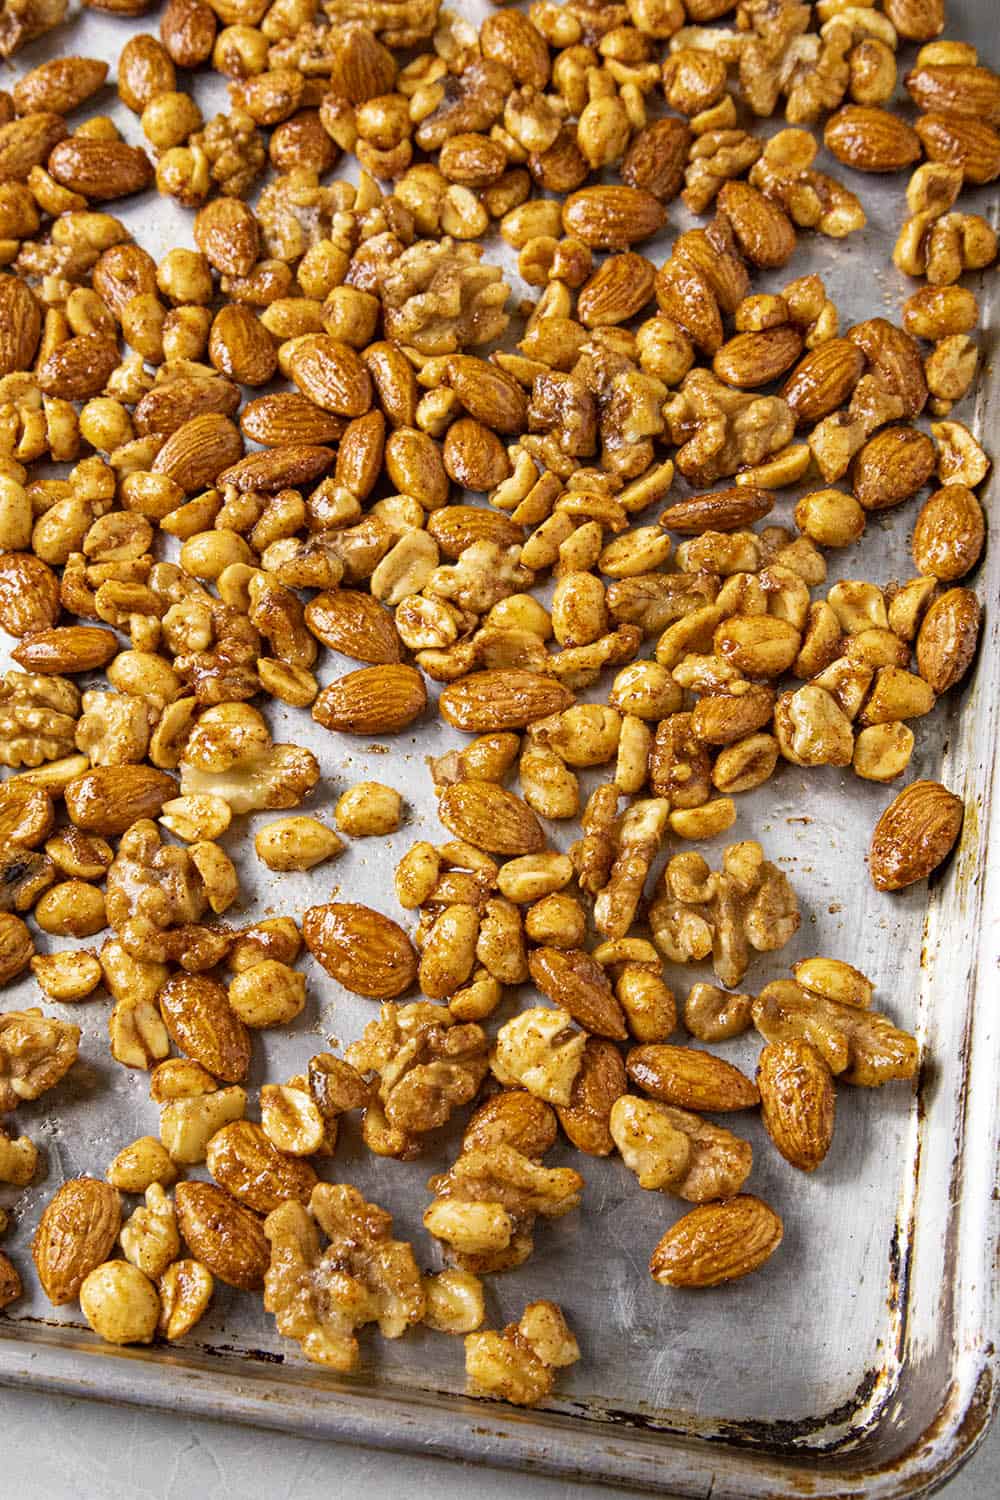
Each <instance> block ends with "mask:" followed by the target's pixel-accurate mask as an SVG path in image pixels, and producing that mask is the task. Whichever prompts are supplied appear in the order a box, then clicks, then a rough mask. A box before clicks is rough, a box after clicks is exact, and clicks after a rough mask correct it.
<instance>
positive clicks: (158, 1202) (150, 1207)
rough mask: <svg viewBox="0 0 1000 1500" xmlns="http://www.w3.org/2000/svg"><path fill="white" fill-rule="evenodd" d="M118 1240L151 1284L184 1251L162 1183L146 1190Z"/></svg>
mask: <svg viewBox="0 0 1000 1500" xmlns="http://www.w3.org/2000/svg"><path fill="white" fill-rule="evenodd" d="M118 1240H119V1244H120V1245H121V1247H122V1253H123V1255H124V1256H125V1259H126V1260H127V1261H129V1262H130V1263H131V1264H132V1265H133V1266H137V1267H138V1269H139V1270H140V1271H142V1272H143V1273H144V1274H145V1275H146V1276H148V1277H149V1279H150V1280H151V1281H156V1280H158V1278H159V1277H160V1276H162V1275H163V1273H164V1271H165V1270H166V1269H167V1267H168V1266H169V1264H170V1262H171V1261H172V1260H175V1259H176V1258H177V1256H178V1254H179V1253H180V1248H181V1242H180V1236H179V1234H178V1233H177V1219H176V1216H175V1214H174V1206H173V1204H172V1203H171V1201H170V1199H169V1198H168V1197H167V1195H166V1193H165V1192H164V1190H163V1187H162V1186H161V1184H160V1183H158V1182H154V1183H151V1184H150V1186H149V1187H148V1188H147V1189H146V1193H145V1203H144V1204H141V1205H140V1206H139V1207H138V1208H136V1209H135V1210H134V1211H133V1213H132V1215H131V1217H130V1218H129V1219H127V1220H126V1222H125V1223H124V1224H123V1225H122V1228H121V1233H120V1234H119V1236H118ZM81 1295H82V1294H81Z"/></svg>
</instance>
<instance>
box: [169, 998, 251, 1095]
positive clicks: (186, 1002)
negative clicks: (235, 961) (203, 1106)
mask: <svg viewBox="0 0 1000 1500" xmlns="http://www.w3.org/2000/svg"><path fill="white" fill-rule="evenodd" d="M157 1001H158V1003H159V1007H160V1013H161V1015H162V1016H163V1023H164V1025H165V1026H166V1028H167V1031H168V1032H169V1033H170V1039H171V1041H172V1042H173V1043H174V1045H175V1046H176V1047H178V1048H179V1049H180V1051H181V1052H183V1053H184V1055H185V1057H190V1058H191V1060H192V1061H193V1062H196V1063H200V1064H201V1066H202V1067H203V1068H205V1069H206V1070H207V1072H209V1073H211V1074H212V1076H213V1077H214V1078H221V1079H222V1080H223V1081H224V1082H225V1083H242V1081H243V1079H245V1078H246V1076H247V1070H248V1068H249V1066H250V1033H249V1032H248V1031H247V1028H246V1027H245V1026H244V1024H243V1022H242V1021H241V1020H240V1018H239V1016H238V1015H237V1014H236V1012H235V1011H234V1010H233V1008H232V1006H231V1005H230V1003H229V997H228V996H227V994H226V991H225V989H224V988H223V986H222V985H221V984H219V983H218V982H217V981H216V980H214V979H209V978H208V977H207V976H206V975H204V974H175V975H174V977H173V979H170V980H168V981H167V983H166V984H165V985H164V986H163V988H162V989H161V990H160V992H159V994H158V996H157Z"/></svg>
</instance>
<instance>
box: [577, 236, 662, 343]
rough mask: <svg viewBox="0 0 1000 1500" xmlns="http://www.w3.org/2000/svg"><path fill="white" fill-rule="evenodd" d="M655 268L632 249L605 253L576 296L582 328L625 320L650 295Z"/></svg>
mask: <svg viewBox="0 0 1000 1500" xmlns="http://www.w3.org/2000/svg"><path fill="white" fill-rule="evenodd" d="M655 280H656V270H655V268H654V266H653V264H652V262H651V261H648V260H647V259H646V257H645V256H644V255H637V254H636V253H635V251H634V250H628V251H625V252H624V253H623V254H621V255H609V256H608V258H607V260H606V261H605V262H604V264H603V265H601V266H599V267H598V268H597V270H596V271H595V272H594V274H593V275H592V276H591V277H590V278H589V279H588V280H587V281H585V282H584V284H583V286H582V287H581V288H580V291H579V294H578V296H577V300H576V315H577V317H578V318H579V320H580V322H581V323H582V324H583V325H584V327H585V328H608V327H611V326H613V325H614V324H616V323H627V322H628V320H629V318H634V317H635V316H636V314H637V313H639V312H641V311H642V309H643V308H644V307H645V306H646V303H647V302H648V301H649V299H650V298H651V297H652V295H653V284H654V282H655Z"/></svg>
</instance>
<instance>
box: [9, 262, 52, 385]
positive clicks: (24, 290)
mask: <svg viewBox="0 0 1000 1500" xmlns="http://www.w3.org/2000/svg"><path fill="white" fill-rule="evenodd" d="M41 333H42V310H41V308H40V307H39V305H38V302H37V300H36V298H35V294H34V292H32V290H31V288H30V287H29V286H28V285H27V283H26V282H24V281H22V280H21V278H20V276H0V378H2V377H3V376H4V375H11V374H13V373H14V372H15V371H16V370H28V369H30V368H31V361H32V360H33V359H34V357H35V350H36V349H37V348H38V340H39V339H40V337H41Z"/></svg>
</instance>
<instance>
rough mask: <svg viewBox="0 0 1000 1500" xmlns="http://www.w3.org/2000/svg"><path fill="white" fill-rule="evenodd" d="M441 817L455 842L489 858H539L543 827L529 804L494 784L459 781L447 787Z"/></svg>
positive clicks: (542, 846)
mask: <svg viewBox="0 0 1000 1500" xmlns="http://www.w3.org/2000/svg"><path fill="white" fill-rule="evenodd" d="M438 817H439V818H440V819H441V822H442V823H443V824H444V826H445V827H446V828H447V829H448V831H449V832H450V833H453V834H454V835H455V837H456V838H459V839H465V841H466V843H469V844H472V845H473V846H474V847H475V848H476V849H485V850H486V851H487V853H489V854H538V853H539V852H540V851H541V850H542V849H544V848H545V835H544V833H543V832H542V825H541V824H540V823H539V821H538V819H537V818H536V816H535V814H534V813H533V812H532V810H531V808H530V807H529V806H528V804H527V803H526V802H522V800H521V798H520V797H518V796H516V795H515V794H514V793H513V792H508V791H507V789H506V788H505V787H502V786H497V784H496V783H495V782H492V781H456V782H455V783H454V785H453V786H449V787H445V789H444V791H443V792H442V794H441V800H440V802H439V803H438Z"/></svg>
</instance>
